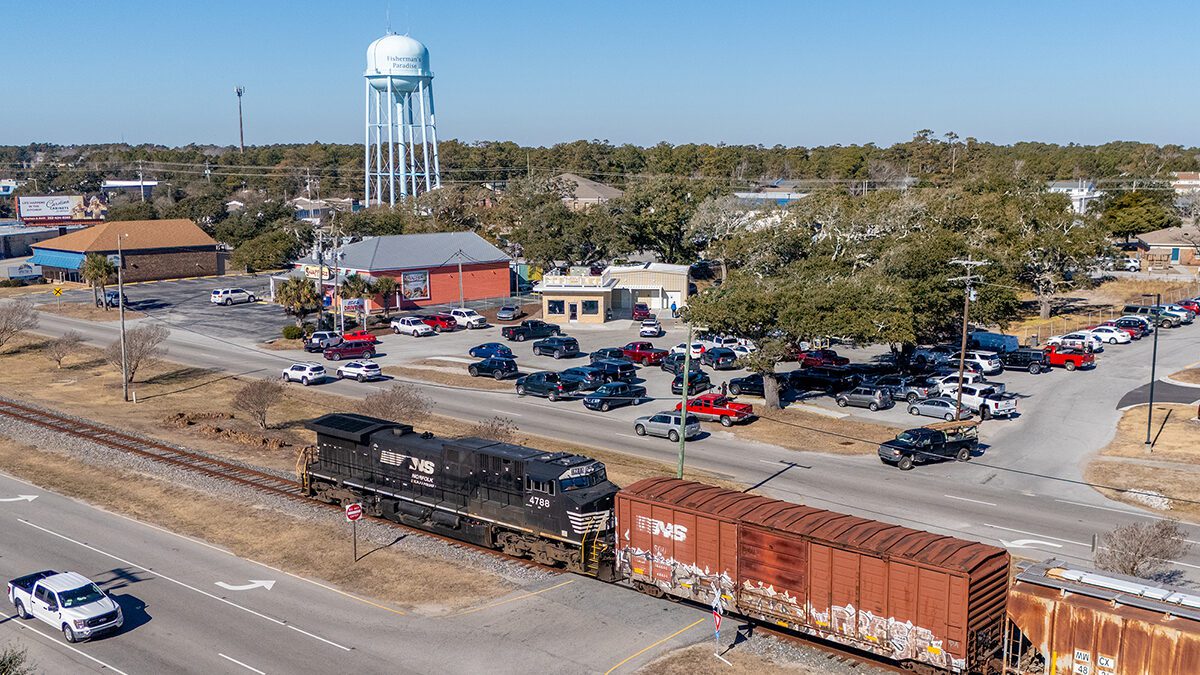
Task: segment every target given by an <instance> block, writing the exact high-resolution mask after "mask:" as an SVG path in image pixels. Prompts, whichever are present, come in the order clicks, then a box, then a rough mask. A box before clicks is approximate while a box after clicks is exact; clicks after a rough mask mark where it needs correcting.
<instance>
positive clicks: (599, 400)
mask: <svg viewBox="0 0 1200 675" xmlns="http://www.w3.org/2000/svg"><path fill="white" fill-rule="evenodd" d="M644 398H646V388H645V387H643V386H641V385H637V384H629V383H628V382H610V383H608V384H606V385H604V386H603V387H600V388H599V389H597V390H596V391H594V392H592V393H590V394H588V395H587V396H584V397H583V405H584V407H586V408H588V409H589V410H600V411H603V412H608V410H609V409H610V408H616V407H619V406H623V405H637V404H639V403H641V402H642V400H643V399H644Z"/></svg>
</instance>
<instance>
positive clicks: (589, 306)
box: [583, 300, 600, 314]
mask: <svg viewBox="0 0 1200 675" xmlns="http://www.w3.org/2000/svg"><path fill="white" fill-rule="evenodd" d="M583 313H584V314H599V313H600V301H599V300H584V301H583Z"/></svg>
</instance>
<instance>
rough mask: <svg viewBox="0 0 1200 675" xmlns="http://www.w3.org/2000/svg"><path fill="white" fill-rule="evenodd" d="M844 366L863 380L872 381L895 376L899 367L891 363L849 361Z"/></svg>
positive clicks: (898, 371)
mask: <svg viewBox="0 0 1200 675" xmlns="http://www.w3.org/2000/svg"><path fill="white" fill-rule="evenodd" d="M844 368H845V369H846V370H847V371H848V372H850V373H853V374H855V375H858V376H859V377H860V378H862V381H863V382H874V381H875V380H877V379H879V378H881V377H889V376H895V375H897V374H899V373H900V368H899V367H898V366H896V365H894V364H891V363H851V364H850V365H848V366H844Z"/></svg>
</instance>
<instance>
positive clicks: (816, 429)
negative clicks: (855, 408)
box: [706, 406, 903, 455]
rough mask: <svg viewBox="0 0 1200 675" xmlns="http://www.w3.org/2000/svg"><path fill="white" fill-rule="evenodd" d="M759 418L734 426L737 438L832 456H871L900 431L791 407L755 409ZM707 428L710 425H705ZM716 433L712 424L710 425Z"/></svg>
mask: <svg viewBox="0 0 1200 675" xmlns="http://www.w3.org/2000/svg"><path fill="white" fill-rule="evenodd" d="M757 412H758V413H759V415H760V417H759V419H757V420H755V421H753V422H751V423H750V424H746V425H741V426H735V427H733V432H734V433H736V434H737V435H738V436H740V437H742V438H745V439H748V440H753V441H758V442H760V443H771V444H773V445H778V446H780V447H784V448H790V449H792V450H811V451H814V452H828V453H831V454H835V455H871V454H874V453H875V452H876V450H877V449H878V447H879V444H880V443H882V442H883V441H887V440H891V439H892V438H895V436H896V434H897V433H899V432H901V431H903V429H901V428H899V427H893V426H889V425H886V424H882V423H879V424H877V423H875V422H863V421H861V420H856V419H854V418H852V417H842V418H833V417H827V416H825V415H820V414H817V413H812V412H807V411H805V410H802V409H798V408H797V407H795V406H793V407H790V408H785V409H783V410H776V411H771V412H767V411H766V410H763V409H761V408H759V409H757ZM706 426H709V424H708V423H706ZM710 428H711V429H713V430H717V429H719V428H720V427H719V426H718V425H716V424H715V423H712V424H711V426H710Z"/></svg>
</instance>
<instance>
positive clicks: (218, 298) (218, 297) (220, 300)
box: [208, 288, 257, 305]
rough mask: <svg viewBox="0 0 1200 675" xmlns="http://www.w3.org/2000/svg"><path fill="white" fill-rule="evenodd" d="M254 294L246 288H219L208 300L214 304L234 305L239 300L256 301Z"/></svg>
mask: <svg viewBox="0 0 1200 675" xmlns="http://www.w3.org/2000/svg"><path fill="white" fill-rule="evenodd" d="M256 300H257V298H255V297H254V294H253V293H251V292H250V291H248V290H246V289H244V288H218V289H216V290H214V291H213V292H212V295H211V296H209V298H208V301H209V302H211V303H212V304H214V305H232V304H234V303H238V302H255V301H256Z"/></svg>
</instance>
